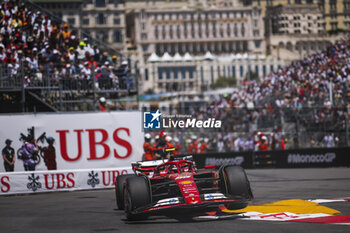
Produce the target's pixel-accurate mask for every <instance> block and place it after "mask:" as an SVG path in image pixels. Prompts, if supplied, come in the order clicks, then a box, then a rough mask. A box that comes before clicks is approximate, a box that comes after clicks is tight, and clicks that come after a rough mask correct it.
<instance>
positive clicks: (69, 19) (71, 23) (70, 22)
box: [67, 18, 75, 26]
mask: <svg viewBox="0 0 350 233" xmlns="http://www.w3.org/2000/svg"><path fill="white" fill-rule="evenodd" d="M67 21H68V24H69V25H71V26H74V25H75V18H68V20H67Z"/></svg>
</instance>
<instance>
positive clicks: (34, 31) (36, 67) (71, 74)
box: [0, 0, 132, 90]
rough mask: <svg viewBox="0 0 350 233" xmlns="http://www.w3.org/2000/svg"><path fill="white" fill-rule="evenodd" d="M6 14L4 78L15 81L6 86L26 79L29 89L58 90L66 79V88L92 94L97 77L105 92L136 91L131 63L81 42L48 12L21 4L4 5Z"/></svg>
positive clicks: (2, 22)
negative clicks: (130, 77) (89, 91)
mask: <svg viewBox="0 0 350 233" xmlns="http://www.w3.org/2000/svg"><path fill="white" fill-rule="evenodd" d="M0 12H1V14H0V17H1V18H0V34H1V38H0V67H1V69H0V70H1V71H0V72H1V74H0V75H1V77H9V79H8V80H3V81H2V85H1V86H2V87H6V86H11V85H13V84H15V83H16V82H17V81H18V80H17V79H16V77H17V76H24V85H25V86H26V87H33V86H44V85H45V86H48V85H49V86H50V87H52V86H56V87H57V86H58V83H59V81H60V80H62V85H63V89H79V90H84V89H85V90H86V89H89V88H90V89H91V88H92V85H93V78H92V76H94V77H95V79H96V82H97V85H96V87H97V88H100V89H118V88H124V89H125V88H127V89H130V88H131V87H132V80H131V79H129V78H128V77H127V74H128V72H129V70H128V69H127V65H128V63H127V61H124V60H121V59H122V58H121V57H119V56H117V55H119V54H118V53H117V52H114V54H111V53H108V51H106V50H105V49H104V47H101V46H98V43H97V42H96V41H94V40H92V39H91V38H88V37H83V38H81V37H79V34H78V33H77V30H74V29H70V28H69V27H68V25H67V24H65V23H63V22H62V21H60V20H57V19H56V18H53V17H52V15H49V13H48V12H46V13H45V12H41V11H40V9H39V10H38V9H35V8H34V7H33V6H31V5H29V4H25V3H24V2H23V1H18V0H10V1H4V2H2V4H1V5H0ZM83 36H84V35H83ZM118 59H119V60H118ZM117 74H118V76H119V77H118V76H117Z"/></svg>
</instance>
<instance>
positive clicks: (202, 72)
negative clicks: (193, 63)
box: [201, 66, 204, 84]
mask: <svg viewBox="0 0 350 233" xmlns="http://www.w3.org/2000/svg"><path fill="white" fill-rule="evenodd" d="M201 83H202V84H203V83H204V70H203V66H201Z"/></svg>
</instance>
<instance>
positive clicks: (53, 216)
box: [0, 168, 350, 233]
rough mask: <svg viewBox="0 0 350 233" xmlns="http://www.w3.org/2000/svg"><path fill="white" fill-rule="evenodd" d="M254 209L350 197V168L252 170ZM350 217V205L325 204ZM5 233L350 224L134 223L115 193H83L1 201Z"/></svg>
mask: <svg viewBox="0 0 350 233" xmlns="http://www.w3.org/2000/svg"><path fill="white" fill-rule="evenodd" d="M247 174H248V177H249V179H250V182H251V186H252V189H253V193H254V196H255V199H254V201H253V202H252V204H257V203H262V202H270V201H279V200H288V199H296V198H300V199H303V200H308V199H316V198H339V197H350V168H315V169H258V170H247ZM322 205H323V206H327V207H330V208H333V209H336V210H338V211H340V212H341V213H342V215H350V202H346V203H344V202H335V203H326V204H322ZM0 232H3V233H11V232H35V233H48V232H60V233H61V232H63V233H66V232H74V233H80V232H83V233H85V232H123V233H130V232H132V233H134V232H135V233H138V232H141V233H147V232H152V233H160V232H166V233H172V232H174V233H175V232H176V233H182V232H186V233H205V232H213V233H220V232H225V233H227V232H239V233H242V232H253V233H258V232H283V233H288V232H293V233H295V232H308V233H310V232H327V233H328V232H350V226H349V225H335V224H326V223H299V222H272V221H244V220H241V219H226V220H221V219H219V220H201V221H190V222H179V221H178V220H175V219H169V218H165V217H156V218H151V219H150V220H147V221H142V222H128V221H126V220H125V216H124V213H123V212H122V211H119V210H117V209H116V205H115V197H114V190H96V191H77V192H60V193H46V194H35V195H19V196H1V197H0Z"/></svg>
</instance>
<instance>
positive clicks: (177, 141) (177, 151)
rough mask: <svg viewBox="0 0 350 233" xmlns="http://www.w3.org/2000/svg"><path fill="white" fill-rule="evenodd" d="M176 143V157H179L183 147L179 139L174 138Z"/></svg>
mask: <svg viewBox="0 0 350 233" xmlns="http://www.w3.org/2000/svg"><path fill="white" fill-rule="evenodd" d="M174 141H175V150H174V156H177V155H178V154H179V153H180V150H181V148H182V146H181V144H180V142H179V139H178V138H174Z"/></svg>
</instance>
